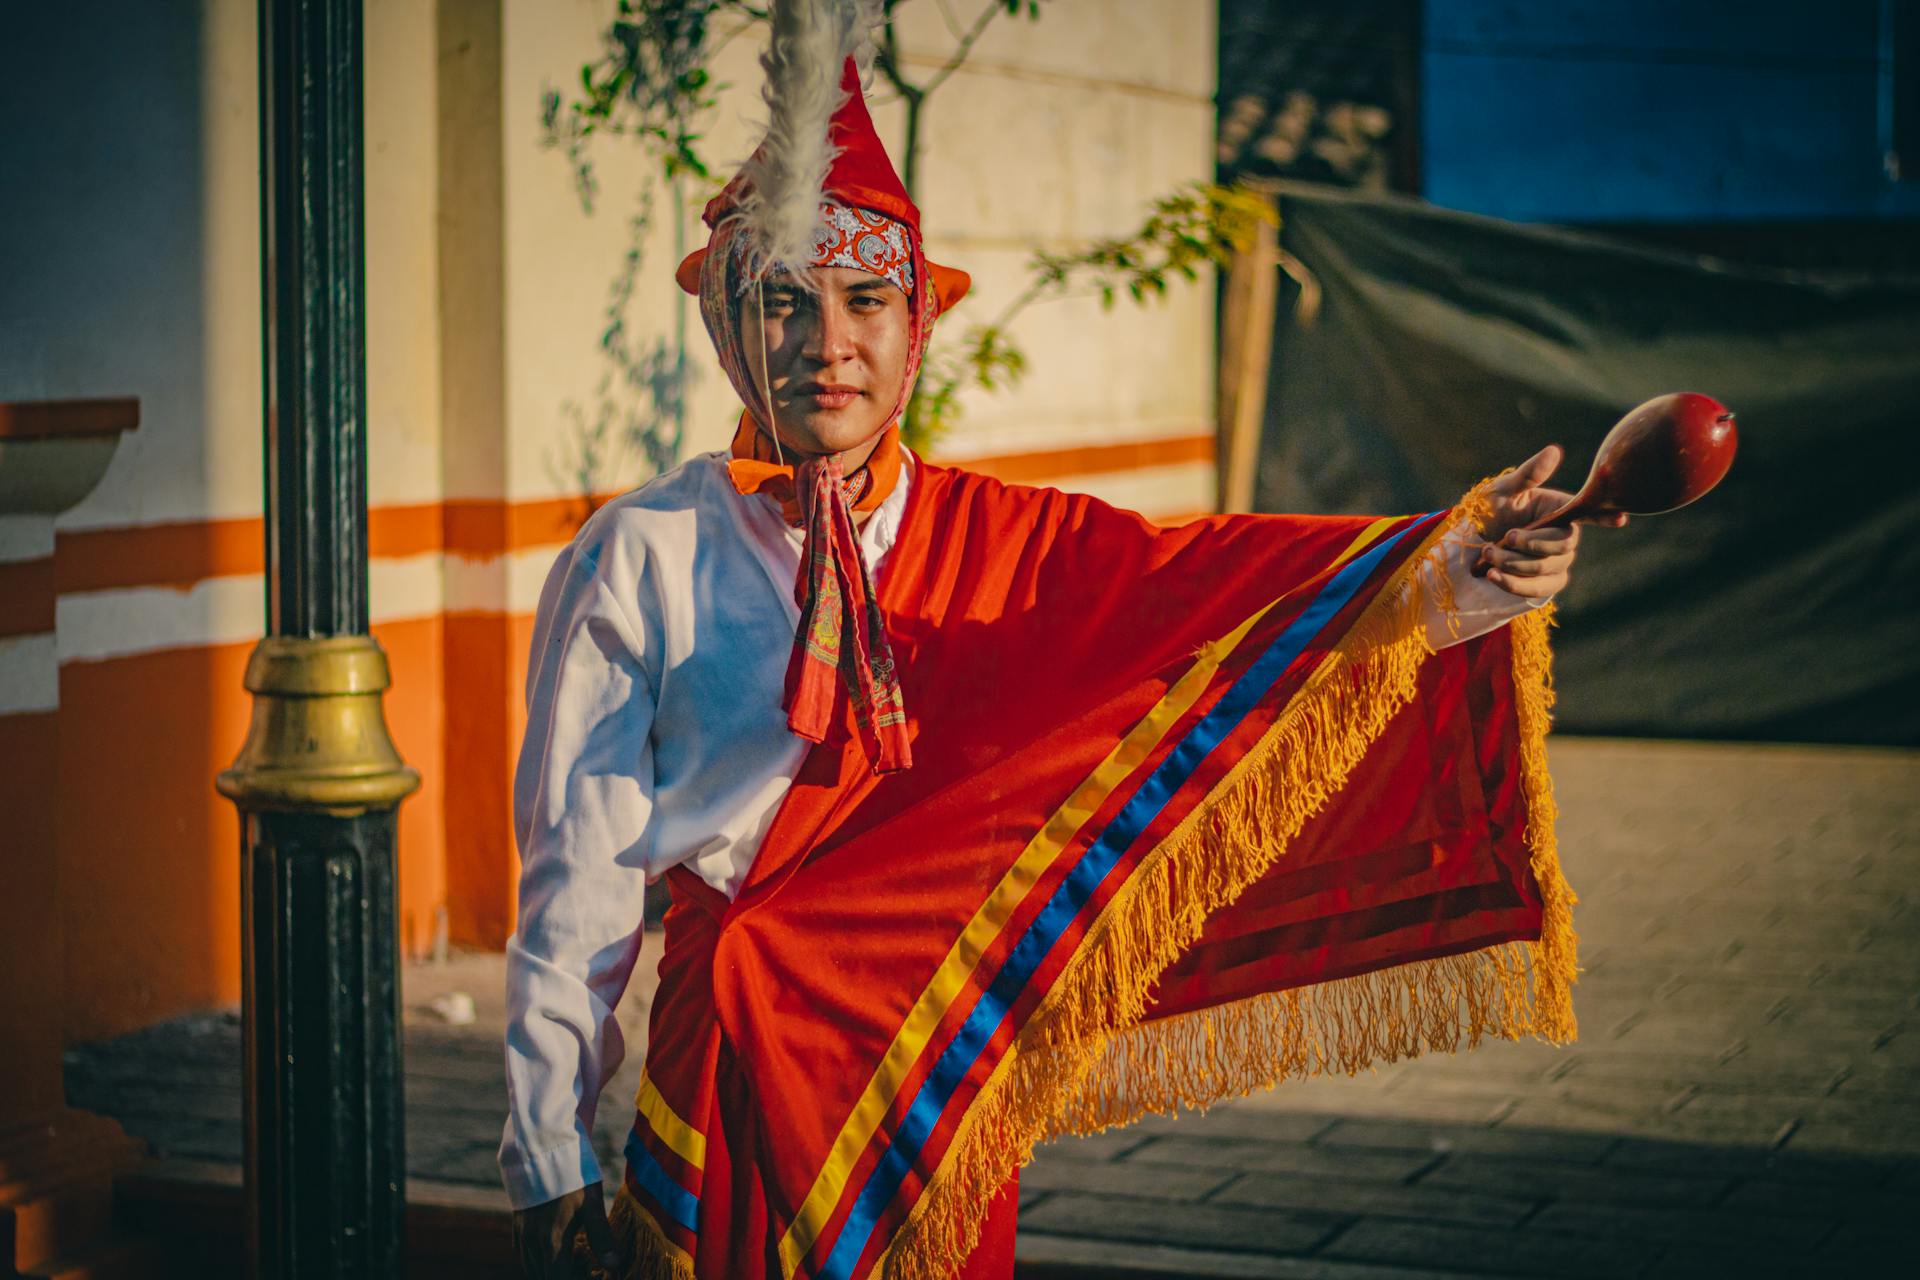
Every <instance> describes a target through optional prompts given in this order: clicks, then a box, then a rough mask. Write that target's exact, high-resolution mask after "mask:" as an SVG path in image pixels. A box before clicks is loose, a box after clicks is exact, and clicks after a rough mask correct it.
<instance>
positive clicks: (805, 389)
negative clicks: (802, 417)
mask: <svg viewBox="0 0 1920 1280" xmlns="http://www.w3.org/2000/svg"><path fill="white" fill-rule="evenodd" d="M862 394H864V393H863V392H862V391H861V390H860V388H858V387H849V386H846V385H844V384H842V383H838V382H807V383H802V384H801V385H800V386H799V387H797V388H795V390H794V395H795V397H796V398H798V399H800V400H803V401H807V402H809V403H811V404H812V405H813V407H814V408H816V409H844V408H846V407H847V406H848V405H850V404H852V403H853V402H854V400H855V399H856V398H857V397H859V396H860V395H862Z"/></svg>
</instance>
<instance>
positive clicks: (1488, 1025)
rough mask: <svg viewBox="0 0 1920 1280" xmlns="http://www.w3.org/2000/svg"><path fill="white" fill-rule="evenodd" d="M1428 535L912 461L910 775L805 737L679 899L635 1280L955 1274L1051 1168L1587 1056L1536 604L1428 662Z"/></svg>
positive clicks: (1429, 525) (652, 1093)
mask: <svg viewBox="0 0 1920 1280" xmlns="http://www.w3.org/2000/svg"><path fill="white" fill-rule="evenodd" d="M1468 505H1469V504H1464V503H1463V504H1462V509H1457V510H1456V511H1454V512H1442V513H1435V514H1433V515H1429V516H1417V517H1402V518H1392V519H1380V520H1370V519H1367V518H1364V517H1353V518H1346V517H1337V518H1320V517H1280V516H1238V517H1216V518H1213V519H1208V520H1201V521H1196V522H1194V523H1192V524H1189V525H1185V526H1182V527H1180V528H1177V529H1167V530H1163V529H1159V528H1156V527H1155V526H1153V525H1151V524H1149V523H1148V522H1146V521H1145V520H1143V519H1141V518H1140V517H1138V516H1135V515H1132V514H1129V513H1126V512H1121V511H1116V510H1114V509H1113V508H1111V507H1108V506H1106V505H1104V504H1102V503H1100V502H1099V501H1097V500H1095V499H1092V498H1087V497H1083V496H1075V495H1068V494H1063V493H1059V492H1056V491H1053V490H1036V489H1029V488H1023V487H1019V486H1009V485H1003V484H1000V483H998V482H997V481H994V480H991V479H987V478H985V477H982V476H978V475H973V474H970V473H967V472H964V471H957V470H951V469H948V468H944V467H938V466H932V465H928V464H924V463H922V464H920V465H919V466H918V467H917V470H916V474H915V476H914V480H913V487H912V490H911V493H910V495H909V500H908V505H907V509H906V512H905V513H904V516H903V519H902V526H901V530H900V534H899V538H898V541H897V542H896V544H895V546H894V548H893V550H892V552H891V553H890V558H889V560H888V561H887V563H886V565H885V568H884V570H883V572H882V575H881V580H880V582H879V584H878V591H879V595H880V603H881V606H882V610H883V613H884V615H885V619H886V625H887V628H888V631H889V634H890V635H891V636H892V637H893V641H894V646H895V654H896V658H897V660H898V663H899V670H900V678H901V682H902V686H903V690H904V694H905V702H906V706H907V710H908V713H909V717H910V731H911V733H912V739H913V740H912V750H913V758H914V761H915V763H914V767H913V768H912V769H911V770H909V771H907V772H904V773H899V774H891V775H887V776H884V777H876V776H875V775H874V773H873V771H872V769H871V768H870V764H869V761H868V760H867V759H866V757H865V753H864V751H863V750H862V749H861V747H860V745H859V740H858V738H857V737H854V736H852V735H851V734H849V733H848V732H847V731H846V729H845V727H844V726H843V728H842V730H841V732H839V733H838V734H837V735H833V736H830V737H829V739H828V741H827V742H825V743H824V744H821V745H820V746H817V747H815V748H814V749H813V750H812V751H811V752H810V753H809V755H808V756H807V759H806V761H805V764H804V766H803V768H802V771H801V774H800V777H799V779H798V780H797V781H796V783H795V785H794V787H793V788H792V790H791V792H790V793H789V795H788V797H787V799H786V800H785V802H784V803H783V805H782V807H781V809H780V811H779V813H778V815H777V817H776V818H775V821H774V823H773V826H772V829H771V830H770V831H769V833H768V835H767V837H766V839H765V842H764V843H763V845H762V847H761V849H760V851H759V853H758V855H757V856H756V859H755V862H754V865H753V868H752V870H751V872H750V873H749V875H748V878H747V881H746V883H745V884H744V885H743V887H742V889H741V892H740V894H739V896H738V897H737V899H736V900H734V901H733V902H731V903H729V902H727V901H725V899H723V898H722V897H721V896H720V895H718V894H716V893H714V892H713V891H712V890H711V889H709V888H707V887H706V886H705V885H703V884H701V883H700V881H699V880H698V879H697V878H696V877H693V876H692V875H690V874H685V873H676V874H675V876H674V881H673V882H674V886H675V901H674V906H673V909H672V911H671V912H670V913H669V916H668V920H667V949H666V958H665V960H664V961H663V962H662V966H661V986H660V992H659V996H658V998H657V1000H656V1003H655V1006H654V1009H653V1012H652V1019H651V1032H650V1035H651V1039H650V1043H649V1048H648V1059H647V1080H646V1084H645V1086H644V1087H643V1089H642V1092H641V1095H640V1099H639V1102H640V1107H639V1115H638V1118H637V1120H636V1123H635V1127H634V1131H633V1135H632V1138H631V1139H630V1141H629V1143H628V1148H627V1155H628V1171H627V1176H626V1183H625V1188H626V1193H625V1194H624V1195H623V1196H622V1198H621V1200H620V1201H619V1204H618V1205H617V1213H616V1219H617V1222H618V1225H619V1226H620V1228H621V1230H622V1232H623V1234H625V1235H626V1236H627V1237H628V1239H629V1240H630V1241H632V1242H633V1243H634V1244H635V1245H636V1246H637V1247H638V1249H639V1251H640V1255H641V1262H640V1264H639V1266H638V1268H637V1269H636V1271H635V1272H634V1274H636V1275H641V1276H674V1277H681V1278H684V1277H688V1276H692V1275H696V1274H697V1275H699V1276H701V1277H707V1276H712V1277H729V1278H732V1277H739V1276H749V1275H760V1274H766V1275H769V1276H774V1277H780V1278H781V1280H785V1278H786V1277H790V1276H794V1275H804V1276H822V1277H835V1278H840V1277H850V1276H865V1275H869V1274H879V1271H878V1270H876V1264H877V1263H878V1261H879V1260H880V1259H881V1257H882V1256H883V1254H884V1255H886V1258H887V1261H886V1267H885V1270H886V1273H887V1274H888V1275H889V1276H896V1277H932V1276H941V1275H947V1274H951V1273H953V1272H954V1271H955V1270H956V1269H957V1268H959V1267H960V1266H961V1265H962V1264H963V1263H964V1261H965V1259H966V1258H967V1255H968V1253H969V1251H970V1250H971V1249H972V1247H973V1245H974V1242H975V1240H976V1239H977V1237H978V1234H979V1229H980V1223H981V1219H982V1216H983V1214H984V1213H985V1212H986V1209H987V1206H988V1203H989V1201H990V1200H991V1199H992V1197H993V1195H994V1193H995V1192H996V1191H998V1190H999V1189H1000V1188H1001V1187H1002V1186H1003V1185H1005V1184H1006V1182H1007V1181H1008V1179H1009V1178H1010V1176H1011V1175H1012V1173H1013V1172H1014V1170H1015V1169H1017V1167H1018V1166H1019V1165H1020V1164H1021V1163H1023V1162H1024V1161H1025V1160H1026V1159H1027V1158H1028V1156H1029V1154H1030V1153H1031V1151H1032V1148H1033V1146H1034V1144H1035V1143H1036V1142H1038V1141H1042V1140H1044V1139H1046V1138H1048V1137H1051V1136H1054V1135H1057V1134H1060V1133H1065V1132H1087V1131H1091V1130H1096V1129H1100V1128H1104V1127H1107V1126H1109V1125H1113V1124H1118V1123H1124V1122H1126V1121H1129V1120H1132V1119H1134V1118H1136V1117H1138V1116H1139V1115H1141V1114H1143V1113H1145V1112H1148V1111H1168V1110H1172V1109H1174V1108H1175V1107H1179V1106H1189V1107H1192V1106H1205V1105H1207V1104H1209V1103H1211V1102H1213V1101H1216V1100H1218V1099H1220V1098H1223V1097H1229V1096H1237V1095H1240V1094H1243V1093H1246V1092H1248V1091H1250V1090H1252V1089H1254V1088H1259V1087H1262V1086H1266V1085H1270V1084H1272V1083H1274V1082H1275V1081H1278V1080H1280V1079H1283V1078H1286V1077H1288V1076H1294V1075H1301V1074H1307V1073H1311V1072H1318V1071H1328V1070H1342V1071H1352V1070H1356V1069H1358V1068H1359V1067H1362V1066H1365V1065H1367V1064H1368V1063H1371V1062H1376V1061H1383V1060H1391V1059H1393V1058H1396V1057H1400V1056H1404V1055H1408V1054H1412V1053H1417V1052H1420V1051H1422V1050H1424V1049H1428V1048H1435V1047H1440V1048H1449V1049H1450V1048H1454V1047H1456V1046H1457V1045H1459V1044H1461V1043H1467V1044H1471V1043H1474V1042H1476V1041H1477V1040H1478V1039H1479V1038H1480V1036H1481V1035H1482V1034H1498V1035H1503V1036H1518V1035H1521V1034H1525V1033H1529V1032H1531V1033H1536V1034H1540V1035H1543V1036H1546V1037H1548V1038H1552V1039H1564V1038H1568V1037H1571V1035H1572V1034H1573V1017H1572V1009H1571V1004H1570V1001H1569V998H1568V986H1569V984H1570V983H1571V981H1572V977H1573V971H1574V959H1573V933H1572V925H1571V917H1570V908H1571V904H1572V895H1571V893H1570V892H1569V891H1568V889H1567V887H1566V885H1565V882H1564V881H1563V880H1562V879H1561V876H1560V872H1559V867H1558V864H1557V861H1556V859H1555V855H1554V847H1553V840H1552V800H1551V795H1550V791H1549V787H1548V781H1547V777H1546V770H1545V754H1544V736H1545V732H1546V727H1547V707H1548V704H1549V701H1550V693H1549V689H1548V683H1547V661H1548V658H1547V649H1546V629H1547V625H1548V623H1547V618H1546V617H1545V616H1544V611H1543V612H1542V613H1536V614H1532V615H1528V616H1526V617H1523V618H1522V619H1520V620H1518V621H1517V622H1515V623H1513V624H1511V625H1510V626H1508V627H1505V628H1502V629H1500V630H1498V631H1496V632H1493V633H1491V634H1489V635H1488V636H1486V637H1483V638H1481V639H1478V640H1475V641H1471V642H1468V643H1466V644H1463V645H1455V646H1452V647H1449V648H1447V649H1445V650H1442V651H1441V652H1440V653H1438V654H1434V653H1432V652H1431V650H1430V648H1429V646H1428V643H1427V640H1426V635H1425V630H1424V627H1423V625H1422V621H1421V618H1422V606H1423V603H1424V600H1425V597H1426V593H1428V592H1431V591H1435V590H1442V589H1443V584H1442V583H1440V582H1438V581H1434V580H1432V579H1433V578H1434V575H1433V574H1432V573H1431V572H1430V570H1429V569H1427V568H1424V567H1423V566H1426V565H1427V564H1428V561H1427V560H1426V557H1425V552H1426V550H1427V548H1428V547H1429V546H1430V545H1431V544H1432V542H1433V541H1434V540H1435V539H1437V538H1438V537H1439V536H1440V535H1441V533H1442V532H1444V529H1445V528H1446V527H1447V526H1448V525H1449V524H1450V523H1452V522H1453V521H1455V520H1458V519H1461V518H1465V517H1464V515H1463V509H1464V508H1465V507H1467V506H1468Z"/></svg>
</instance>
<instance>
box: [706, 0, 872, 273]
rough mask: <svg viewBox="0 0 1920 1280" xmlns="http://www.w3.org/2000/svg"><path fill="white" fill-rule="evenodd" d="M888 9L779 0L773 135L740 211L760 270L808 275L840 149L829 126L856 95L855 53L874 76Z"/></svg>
mask: <svg viewBox="0 0 1920 1280" xmlns="http://www.w3.org/2000/svg"><path fill="white" fill-rule="evenodd" d="M880 17H881V4H880V0H773V6H772V20H771V27H772V31H771V33H770V35H769V37H768V40H767V49H766V52H765V53H763V54H761V55H760V65H761V66H762V67H763V68H765V70H766V73H767V83H766V87H765V88H764V89H762V90H761V94H762V96H763V97H764V98H765V99H766V103H767V112H768V120H767V136H766V140H765V141H764V142H763V143H762V144H761V145H760V149H759V150H757V151H755V152H754V154H753V157H752V158H751V159H749V160H748V161H747V163H746V165H745V166H744V167H743V169H742V175H743V177H744V178H745V179H746V181H745V183H744V187H743V190H742V192H741V195H740V203H739V207H738V209H737V210H736V212H735V214H734V217H736V218H738V219H739V221H740V223H741V224H742V231H743V233H744V235H745V237H746V245H747V268H748V270H749V272H750V273H751V274H752V276H753V278H756V279H757V278H760V277H763V276H764V275H766V274H767V273H768V272H771V271H776V270H785V271H788V272H790V273H792V274H793V275H795V276H797V277H799V278H801V279H802V280H804V279H805V278H806V277H807V275H808V270H807V268H808V264H809V263H810V262H811V260H812V258H813V244H814V235H815V232H816V231H817V230H818V228H819V226H820V202H821V199H822V188H823V187H824V186H825V184H826V180H827V170H828V167H829V166H830V165H831V164H832V163H833V157H834V148H833V147H832V145H831V144H830V143H829V142H828V137H827V133H828V125H829V123H830V122H831V121H832V119H833V113H834V112H835V111H837V110H839V108H840V104H841V103H842V102H844V101H845V100H846V95H845V94H844V93H842V92H841V89H840V72H841V68H842V66H843V65H844V63H845V62H846V59H847V58H848V57H849V56H852V57H853V58H854V59H855V62H856V65H858V67H859V69H860V72H861V77H862V79H863V80H864V79H865V77H866V76H867V74H868V73H869V72H870V71H871V69H872V65H873V29H874V27H875V26H876V25H877V24H878V22H879V21H880Z"/></svg>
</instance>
